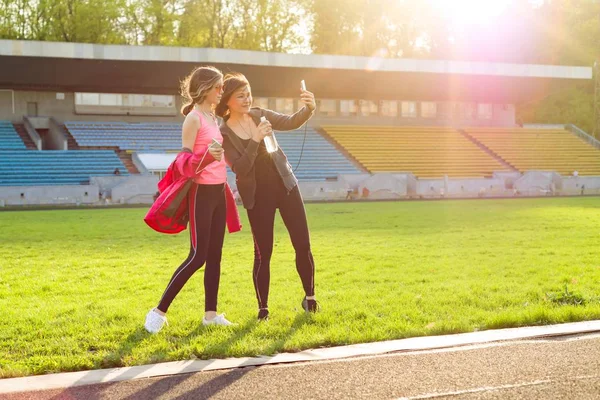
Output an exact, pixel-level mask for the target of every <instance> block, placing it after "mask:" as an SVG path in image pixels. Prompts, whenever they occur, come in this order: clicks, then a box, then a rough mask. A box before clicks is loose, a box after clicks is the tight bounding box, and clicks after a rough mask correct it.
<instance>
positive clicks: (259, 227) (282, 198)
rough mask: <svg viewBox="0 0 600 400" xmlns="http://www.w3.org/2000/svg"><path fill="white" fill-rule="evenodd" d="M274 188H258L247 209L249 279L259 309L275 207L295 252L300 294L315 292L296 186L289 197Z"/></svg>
mask: <svg viewBox="0 0 600 400" xmlns="http://www.w3.org/2000/svg"><path fill="white" fill-rule="evenodd" d="M278 183H279V182H278ZM274 186H275V187H273V186H270V187H269V188H264V187H263V188H261V187H258V188H257V189H258V190H257V193H256V202H255V204H254V208H252V209H251V210H248V219H249V220H250V226H251V228H252V234H253V236H254V271H253V274H252V277H253V281H254V289H255V290H256V298H257V300H258V307H259V308H267V307H268V302H269V282H270V278H271V274H270V265H271V255H272V253H273V224H274V222H275V210H276V209H277V208H279V214H280V215H281V218H282V219H283V223H284V224H285V226H286V228H287V230H288V232H289V234H290V239H291V240H292V245H293V246H294V250H295V251H296V270H297V271H298V275H300V279H301V280H302V286H303V287H304V292H305V293H306V295H307V296H314V291H315V263H314V261H313V256H312V253H311V251H310V237H309V233H308V224H307V222H306V211H305V210H304V203H303V202H302V196H301V195H300V191H299V190H298V186H296V187H295V188H294V189H292V191H291V192H290V193H289V194H288V193H286V191H285V188H284V187H283V184H282V183H279V184H278V185H274Z"/></svg>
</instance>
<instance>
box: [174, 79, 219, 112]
mask: <svg viewBox="0 0 600 400" xmlns="http://www.w3.org/2000/svg"><path fill="white" fill-rule="evenodd" d="M222 78H223V74H222V73H221V71H219V70H218V69H216V68H215V67H197V68H195V69H194V70H193V71H192V72H191V73H190V74H189V75H188V76H186V77H185V79H184V80H183V81H182V82H181V87H180V88H181V96H182V97H183V98H184V99H185V100H186V101H185V103H184V105H183V107H181V113H182V114H183V115H184V116H186V115H188V114H189V113H190V111H192V108H194V104H200V103H202V102H203V101H204V99H205V98H206V94H207V93H208V92H209V91H210V90H211V89H212V88H213V87H214V86H215V85H216V84H217V83H218V82H219V81H220V80H221V79H222Z"/></svg>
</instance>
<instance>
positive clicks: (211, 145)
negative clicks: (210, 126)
mask: <svg viewBox="0 0 600 400" xmlns="http://www.w3.org/2000/svg"><path fill="white" fill-rule="evenodd" d="M210 147H213V148H215V149H220V148H222V147H223V146H222V145H221V143H219V141H218V140H217V139H215V138H213V139H212V143H211V144H210Z"/></svg>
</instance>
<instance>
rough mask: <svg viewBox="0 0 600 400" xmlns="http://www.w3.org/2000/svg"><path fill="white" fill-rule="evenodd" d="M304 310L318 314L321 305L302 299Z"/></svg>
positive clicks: (314, 301)
mask: <svg viewBox="0 0 600 400" xmlns="http://www.w3.org/2000/svg"><path fill="white" fill-rule="evenodd" d="M302 308H303V309H304V311H306V312H311V313H316V312H317V311H319V308H320V307H319V303H317V301H316V300H308V299H307V298H306V297H304V299H302Z"/></svg>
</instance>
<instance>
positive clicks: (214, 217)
mask: <svg viewBox="0 0 600 400" xmlns="http://www.w3.org/2000/svg"><path fill="white" fill-rule="evenodd" d="M222 94H223V74H222V73H221V72H220V71H219V70H218V69H216V68H213V67H199V68H196V69H195V70H194V71H192V73H191V74H190V75H189V76H188V77H187V78H186V79H185V80H184V81H183V82H182V85H181V95H182V96H183V97H184V98H185V99H186V100H187V103H186V104H185V105H184V106H183V108H182V109H181V112H182V114H183V115H184V116H185V121H184V122H183V132H182V147H183V148H184V149H189V150H192V151H193V152H194V153H196V154H206V155H208V154H207V153H210V155H211V156H212V157H213V158H214V159H215V161H214V162H212V163H210V164H209V165H208V166H207V167H205V168H204V169H203V170H202V171H201V172H199V173H198V175H197V176H196V178H195V179H194V185H193V186H192V188H191V189H190V191H189V195H188V196H189V197H188V202H189V207H190V209H189V213H190V225H189V228H190V253H189V255H188V257H187V259H186V260H185V261H184V262H183V263H182V264H181V265H180V266H179V268H177V270H176V271H175V273H174V274H173V276H172V277H171V280H170V281H169V284H168V285H167V288H166V289H165V291H164V293H163V295H162V297H161V298H160V300H159V303H158V306H157V307H156V308H153V309H152V310H150V311H149V312H148V314H147V315H146V323H145V324H144V326H145V328H146V330H147V331H148V332H151V333H157V332H158V331H160V329H161V328H162V327H163V325H164V323H165V322H166V320H167V318H166V316H165V314H166V312H167V310H168V308H169V306H170V305H171V302H172V301H173V299H174V298H175V296H177V294H178V293H179V291H180V290H181V289H182V288H183V286H184V285H185V283H186V282H187V281H188V279H189V278H190V277H191V276H192V275H193V274H194V272H196V271H197V270H198V269H200V268H201V267H202V266H203V265H204V264H206V267H205V273H204V298H205V306H204V307H205V314H204V318H203V319H202V324H203V325H231V322H229V321H228V320H227V319H225V314H219V315H217V296H218V292H219V278H220V276H221V250H222V247H223V239H224V236H225V217H226V215H225V211H226V202H225V184H226V182H227V170H226V166H225V157H223V149H222V148H221V147H220V146H214V145H212V146H211V144H212V143H213V140H216V141H218V142H219V143H221V144H222V143H223V137H222V136H221V132H220V130H219V126H218V123H217V120H216V118H215V116H214V114H213V108H214V106H215V105H216V104H218V103H219V101H220V100H221V95H222Z"/></svg>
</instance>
